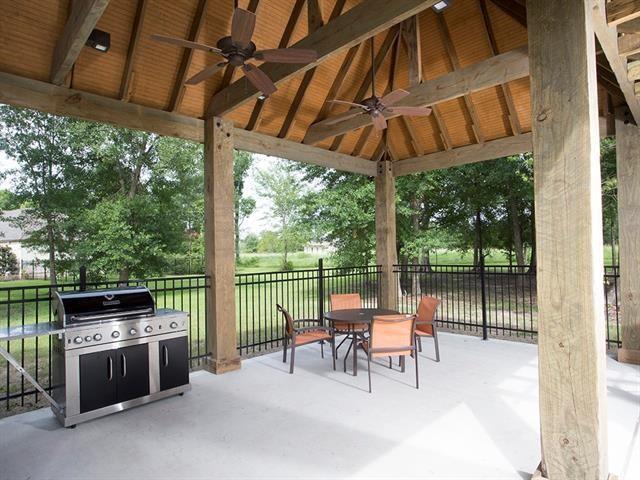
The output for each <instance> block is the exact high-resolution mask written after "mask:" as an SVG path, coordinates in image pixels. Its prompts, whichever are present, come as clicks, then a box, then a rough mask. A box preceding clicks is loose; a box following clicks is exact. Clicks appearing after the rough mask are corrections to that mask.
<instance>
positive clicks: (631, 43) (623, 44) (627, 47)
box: [618, 33, 640, 57]
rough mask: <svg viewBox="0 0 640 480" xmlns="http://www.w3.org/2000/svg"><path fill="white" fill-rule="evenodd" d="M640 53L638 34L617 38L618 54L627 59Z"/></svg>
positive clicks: (639, 34)
mask: <svg viewBox="0 0 640 480" xmlns="http://www.w3.org/2000/svg"><path fill="white" fill-rule="evenodd" d="M637 53H640V33H627V34H625V35H622V36H621V37H618V54H619V55H621V56H623V57H629V56H631V55H635V54H637Z"/></svg>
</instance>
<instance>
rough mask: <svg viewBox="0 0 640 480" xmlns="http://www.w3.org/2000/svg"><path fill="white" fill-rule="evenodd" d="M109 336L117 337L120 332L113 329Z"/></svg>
mask: <svg viewBox="0 0 640 480" xmlns="http://www.w3.org/2000/svg"><path fill="white" fill-rule="evenodd" d="M111 336H112V337H113V338H118V337H119V336H120V332H119V331H117V330H115V331H113V332H112V333H111Z"/></svg>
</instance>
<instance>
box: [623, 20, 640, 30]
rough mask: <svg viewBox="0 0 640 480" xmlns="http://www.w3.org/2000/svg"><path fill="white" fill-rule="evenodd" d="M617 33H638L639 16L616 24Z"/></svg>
mask: <svg viewBox="0 0 640 480" xmlns="http://www.w3.org/2000/svg"><path fill="white" fill-rule="evenodd" d="M618 33H640V18H636V19H635V20H630V21H628V22H626V23H621V24H620V25H618Z"/></svg>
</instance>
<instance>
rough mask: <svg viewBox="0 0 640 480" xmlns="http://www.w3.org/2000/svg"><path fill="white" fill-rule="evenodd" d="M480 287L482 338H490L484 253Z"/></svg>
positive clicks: (481, 257)
mask: <svg viewBox="0 0 640 480" xmlns="http://www.w3.org/2000/svg"><path fill="white" fill-rule="evenodd" d="M480 289H481V290H482V292H481V295H482V339H483V340H487V339H488V338H489V336H488V333H487V292H486V288H485V268H484V254H482V252H481V253H480Z"/></svg>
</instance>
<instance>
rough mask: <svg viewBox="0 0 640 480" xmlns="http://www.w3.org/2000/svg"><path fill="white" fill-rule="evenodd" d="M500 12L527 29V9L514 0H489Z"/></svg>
mask: <svg viewBox="0 0 640 480" xmlns="http://www.w3.org/2000/svg"><path fill="white" fill-rule="evenodd" d="M491 2H492V3H493V4H494V5H496V6H497V7H498V8H500V10H502V11H503V12H504V13H506V14H507V15H509V16H510V17H511V18H513V19H514V20H515V21H516V22H518V23H519V24H520V25H522V26H523V27H524V28H527V8H526V7H525V6H524V5H522V4H521V3H518V2H516V1H515V0H491Z"/></svg>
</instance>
